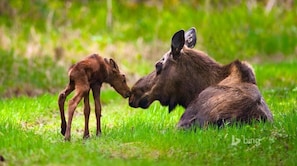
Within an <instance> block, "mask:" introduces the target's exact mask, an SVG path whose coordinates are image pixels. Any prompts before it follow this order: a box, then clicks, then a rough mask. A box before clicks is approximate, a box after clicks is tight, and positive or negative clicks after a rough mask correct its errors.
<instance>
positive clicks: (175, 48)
mask: <svg viewBox="0 0 297 166" xmlns="http://www.w3.org/2000/svg"><path fill="white" fill-rule="evenodd" d="M184 44H185V31H184V30H180V31H178V32H176V33H175V34H174V35H173V37H172V40H171V53H172V55H173V58H174V59H176V58H178V57H179V54H180V51H181V49H182V48H183V47H184Z"/></svg>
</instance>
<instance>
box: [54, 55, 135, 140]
mask: <svg viewBox="0 0 297 166" xmlns="http://www.w3.org/2000/svg"><path fill="white" fill-rule="evenodd" d="M68 76H69V83H68V85H67V87H66V88H65V89H64V90H63V91H62V92H61V93H60V95H59V99H58V104H59V109H60V114H61V133H62V134H63V135H64V136H65V140H67V141H69V140H70V135H71V123H72V118H73V114H74V111H75V109H76V107H77V104H78V103H79V102H80V101H81V99H82V98H84V116H85V130H84V136H83V137H84V138H88V137H89V116H90V103H89V92H90V89H92V92H93V98H94V102H95V114H96V121H97V130H96V135H97V136H98V135H100V134H101V122H100V118H101V103H100V89H101V86H102V83H108V84H110V85H111V86H112V87H113V88H114V89H115V90H116V91H117V92H118V93H119V94H121V95H122V96H123V97H124V98H127V97H129V96H130V88H129V87H128V86H127V83H126V78H125V75H123V74H121V73H120V70H119V67H118V65H117V64H116V62H115V61H114V60H113V59H109V60H108V59H106V58H104V59H103V58H102V57H101V56H99V55H97V54H93V55H90V56H88V57H87V58H85V59H83V60H82V61H79V62H78V63H76V64H74V65H73V66H71V67H70V69H69V71H68ZM73 90H76V93H75V95H74V96H73V98H72V99H70V100H69V106H68V123H67V125H66V119H65V114H64V103H65V100H66V98H67V96H68V95H69V94H70V93H71V92H72V91H73Z"/></svg>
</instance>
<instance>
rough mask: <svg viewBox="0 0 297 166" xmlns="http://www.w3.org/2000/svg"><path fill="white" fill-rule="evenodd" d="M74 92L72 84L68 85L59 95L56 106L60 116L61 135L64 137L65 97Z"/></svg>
mask: <svg viewBox="0 0 297 166" xmlns="http://www.w3.org/2000/svg"><path fill="white" fill-rule="evenodd" d="M73 90H74V84H73V83H71V82H70V83H69V84H68V86H67V87H66V88H65V89H64V90H63V91H62V92H61V93H60V94H59V99H58V104H59V109H60V116H61V134H62V135H65V132H66V119H65V112H64V104H65V100H66V98H67V96H68V95H69V94H70V93H71V92H72V91H73Z"/></svg>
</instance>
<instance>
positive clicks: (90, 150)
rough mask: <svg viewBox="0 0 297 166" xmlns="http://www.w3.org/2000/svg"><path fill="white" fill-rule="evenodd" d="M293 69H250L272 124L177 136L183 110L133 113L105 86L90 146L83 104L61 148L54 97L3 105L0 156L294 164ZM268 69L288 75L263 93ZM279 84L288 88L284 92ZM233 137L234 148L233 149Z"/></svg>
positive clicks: (66, 161)
mask: <svg viewBox="0 0 297 166" xmlns="http://www.w3.org/2000/svg"><path fill="white" fill-rule="evenodd" d="M291 63H292V66H293V67H292V66H291V65H287V63H286V62H284V63H280V64H275V65H272V64H265V65H261V67H260V65H256V67H255V71H256V73H257V78H259V79H258V83H260V85H259V86H260V88H261V87H262V88H261V89H262V93H263V96H264V97H265V99H266V101H267V103H268V105H269V107H270V109H271V111H272V113H273V115H274V123H272V124H270V123H255V124H251V125H244V126H242V127H237V126H227V127H225V128H223V129H217V128H215V127H210V128H208V129H203V130H201V129H198V130H196V131H179V130H176V128H175V125H176V123H177V122H178V120H179V118H180V116H181V114H182V113H183V108H181V107H178V108H177V109H176V110H175V111H174V112H172V113H170V114H168V110H167V108H165V107H162V106H160V104H159V103H158V102H155V103H153V105H151V106H150V108H149V109H147V110H143V109H133V108H130V107H129V106H128V101H126V100H124V99H122V98H121V96H120V95H118V94H117V93H115V92H114V91H113V90H111V89H109V88H106V87H103V88H104V90H103V92H102V95H101V98H102V101H103V117H102V129H103V134H102V136H101V137H96V136H95V128H96V126H95V115H94V111H93V110H92V114H91V119H90V130H91V138H90V139H88V140H83V139H82V135H83V123H84V121H83V113H82V104H80V105H79V107H78V109H77V111H76V113H75V117H74V120H73V128H72V140H71V142H64V141H63V136H62V135H61V134H60V117H59V111H58V106H57V94H56V95H51V94H44V95H41V96H38V97H34V98H30V97H18V98H12V99H3V100H1V102H0V138H1V139H0V154H1V155H3V156H4V158H5V159H6V162H7V163H8V164H9V165H48V164H49V165H77V164H78V163H82V164H84V165H94V164H98V163H100V164H104V165H114V164H116V165H140V164H142V165H168V164H169V165H197V164H211V165H212V164H220V165H229V164H240V165H241V164H249V165H254V164H259V165H275V164H276V165H294V164H296V163H295V162H296V161H295V158H296V154H297V150H296V149H297V142H296V135H297V124H296V121H297V107H296V105H297V103H296V97H297V91H296V84H290V83H291V82H296V77H293V76H294V75H295V74H294V72H295V69H296V67H294V66H296V62H290V64H291ZM262 67H265V71H266V72H264V69H262ZM275 68H276V69H275ZM269 71H270V72H271V73H274V77H275V78H278V77H281V76H282V72H280V71H286V72H285V73H286V74H285V75H286V76H288V78H287V79H288V81H286V80H283V82H278V83H277V84H272V85H270V86H273V87H276V88H265V87H263V86H264V85H265V84H266V83H265V81H264V82H263V81H261V80H268V79H269V77H270V75H268V74H267V73H270V72H269ZM260 78H261V79H260ZM282 83H283V85H286V86H284V87H291V88H282V86H281V84H282ZM294 86H295V87H294ZM92 104H93V101H92ZM66 105H67V104H66ZM92 106H93V105H92ZM92 108H93V107H92ZM236 139H240V143H238V144H237V145H232V140H236ZM259 154H261V157H259ZM243 162H244V163H243Z"/></svg>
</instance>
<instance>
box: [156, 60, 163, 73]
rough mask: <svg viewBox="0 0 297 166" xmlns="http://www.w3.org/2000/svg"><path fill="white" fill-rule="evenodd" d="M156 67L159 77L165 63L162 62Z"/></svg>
mask: <svg viewBox="0 0 297 166" xmlns="http://www.w3.org/2000/svg"><path fill="white" fill-rule="evenodd" d="M155 67H156V72H157V75H159V74H160V73H161V71H162V67H163V63H162V62H157V63H156V65H155Z"/></svg>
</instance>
